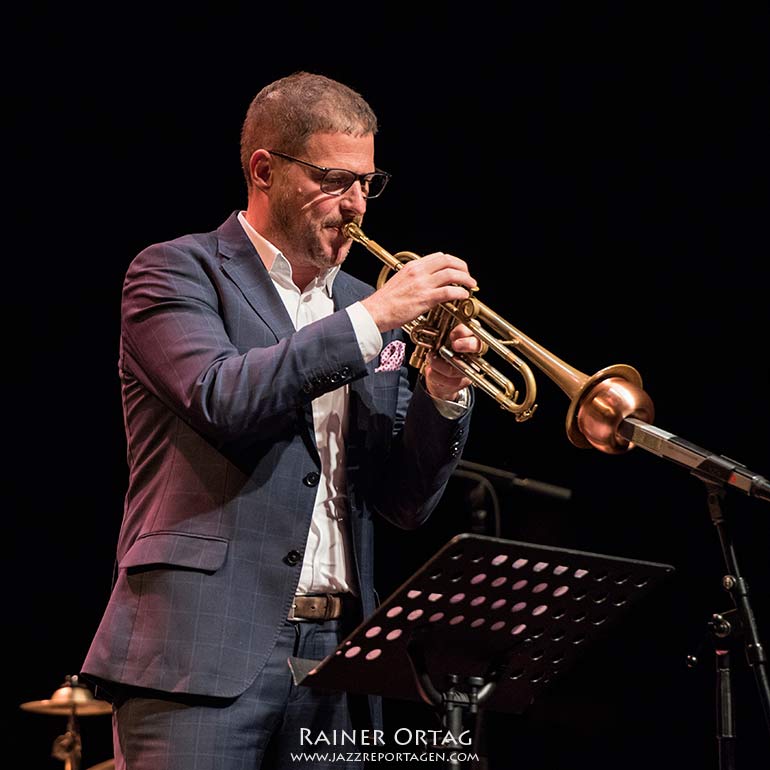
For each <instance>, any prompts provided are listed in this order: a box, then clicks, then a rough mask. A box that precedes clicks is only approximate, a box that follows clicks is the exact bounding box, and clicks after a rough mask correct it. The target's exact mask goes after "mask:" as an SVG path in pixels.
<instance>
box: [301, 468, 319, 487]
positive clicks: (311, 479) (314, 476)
mask: <svg viewBox="0 0 770 770" xmlns="http://www.w3.org/2000/svg"><path fill="white" fill-rule="evenodd" d="M320 480H321V475H320V474H319V473H317V472H316V471H310V473H308V474H307V476H305V478H304V479H302V483H303V484H304V485H305V486H306V487H316V486H318V482H319V481H320Z"/></svg>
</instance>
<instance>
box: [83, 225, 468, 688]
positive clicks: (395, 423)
mask: <svg viewBox="0 0 770 770" xmlns="http://www.w3.org/2000/svg"><path fill="white" fill-rule="evenodd" d="M372 291H373V288H372V287H371V286H368V285H367V284H365V283H363V282H361V281H359V280H357V279H356V278H354V277H352V276H350V275H348V274H346V273H344V272H342V271H341V272H340V273H339V274H338V275H337V277H336V279H335V283H334V292H333V293H334V301H335V307H336V308H337V310H340V309H341V308H344V307H345V306H347V305H350V304H352V303H353V302H356V301H357V300H359V299H362V298H363V297H365V296H366V295H367V294H369V293H371V292H372ZM400 334H401V332H400V330H397V331H396V332H392V333H388V334H385V335H383V336H384V343H388V342H389V341H391V340H392V339H394V338H396V337H398V336H399V335H400ZM377 363H378V362H377V361H376V360H375V361H372V362H370V363H369V364H365V363H364V361H363V359H362V357H361V353H360V350H359V347H358V343H357V342H356V338H355V335H354V332H353V328H352V326H351V323H350V320H349V317H348V314H347V313H345V312H335V313H333V314H332V315H331V316H329V317H328V318H324V319H322V320H319V321H316V322H314V323H312V324H310V325H308V326H306V327H304V328H303V329H301V330H299V331H295V329H294V327H293V325H292V323H291V320H290V319H289V317H288V314H287V313H286V311H285V308H284V306H283V304H282V302H281V300H280V297H279V296H278V294H277V293H276V291H275V290H274V288H273V286H272V282H271V281H270V278H269V276H268V274H267V271H266V270H265V268H264V265H263V264H262V261H261V259H260V258H259V256H258V255H257V253H256V252H255V250H254V247H253V245H252V244H251V242H250V241H249V240H248V238H247V236H246V234H245V233H244V231H243V229H242V227H241V225H240V223H239V222H238V221H237V215H236V213H233V214H232V215H231V216H230V217H229V218H228V219H227V221H226V222H225V223H224V224H223V225H222V226H221V227H220V228H218V229H217V230H216V231H213V232H210V233H204V234H195V235H189V236H185V237H182V238H179V239H176V240H173V241H169V242H166V243H161V244H156V245H153V246H150V247H149V248H148V249H145V250H144V251H143V252H142V253H140V254H139V255H138V256H137V257H136V258H135V259H134V261H133V262H132V263H131V265H130V267H129V270H128V272H127V275H126V279H125V283H124V289H123V302H122V321H121V344H120V358H119V373H120V379H121V387H122V399H123V407H124V415H125V428H126V439H127V456H128V464H129V482H128V490H127V494H126V498H125V507H124V515H123V522H122V526H121V531H120V536H119V542H118V547H117V563H116V577H115V581H114V585H113V588H112V593H111V596H110V599H109V601H108V604H107V608H106V611H105V613H104V616H103V618H102V621H101V623H100V625H99V627H98V629H97V631H96V634H95V636H94V639H93V641H92V643H91V646H90V649H89V650H88V653H87V656H86V659H85V662H84V664H83V667H82V674H83V675H84V676H85V677H91V678H94V679H95V680H96V681H99V680H107V681H114V682H120V683H125V684H131V685H136V686H140V687H149V688H153V689H157V690H164V691H168V692H181V693H194V694H203V695H213V696H228V697H230V696H235V695H238V694H240V693H241V692H243V691H244V690H245V689H246V688H247V687H248V686H249V684H250V683H251V682H252V681H253V680H254V678H255V677H256V675H257V674H258V673H259V671H260V670H261V668H262V666H263V665H264V663H265V661H266V659H267V657H268V655H269V653H270V651H271V649H272V647H273V645H274V643H275V640H276V638H277V634H278V631H279V628H280V626H281V625H282V623H283V622H284V620H285V618H286V616H287V614H288V611H289V607H290V604H291V602H292V597H293V595H294V592H295V589H296V586H297V583H298V581H299V576H300V570H301V558H298V556H301V553H302V551H303V548H304V545H305V542H306V539H307V534H308V529H309V527H310V520H311V516H312V511H313V502H314V498H315V494H316V488H315V484H317V478H318V476H317V473H318V470H319V469H320V462H319V457H318V453H317V451H316V446H315V438H314V431H313V418H312V409H311V401H312V399H313V398H314V397H316V396H317V395H319V394H321V393H323V392H326V391H327V390H329V389H331V388H335V387H339V386H340V385H342V384H343V383H347V384H349V386H350V410H349V417H350V421H349V438H348V443H347V446H346V463H347V480H348V501H349V506H350V511H349V514H350V516H349V521H350V526H351V535H352V537H351V540H352V544H353V552H354V553H353V555H354V563H355V569H356V577H357V580H358V585H359V586H360V589H361V598H362V603H363V611H364V614H365V615H368V614H369V613H371V612H372V611H373V610H374V607H375V598H374V587H373V545H372V516H373V515H375V514H379V515H383V516H385V517H387V518H388V519H389V520H390V521H392V522H394V523H395V524H397V525H399V526H401V527H404V528H407V529H408V528H412V527H415V526H418V525H419V524H421V523H422V522H424V521H425V519H426V518H427V517H428V516H429V515H430V513H431V511H432V510H433V508H434V507H435V506H436V504H437V502H438V500H439V498H440V496H441V494H442V492H443V489H444V487H445V485H446V482H447V481H448V479H449V477H450V474H451V472H452V470H453V468H454V466H455V464H456V462H457V460H458V459H459V456H460V454H461V452H462V447H463V445H464V443H465V440H466V438H467V422H468V419H469V416H470V414H469V413H468V414H467V415H466V416H465V417H463V418H461V419H460V420H447V419H445V418H443V417H442V416H441V415H440V414H439V413H438V411H437V410H436V409H435V407H434V405H433V402H432V401H431V399H430V397H429V396H427V394H426V393H425V392H424V391H423V390H422V388H421V387H420V386H418V387H417V388H416V390H415V392H414V395H412V394H411V392H410V390H409V384H408V380H407V372H406V369H405V368H404V367H402V368H401V370H400V371H399V370H396V371H380V372H376V373H375V372H374V369H375V368H376V366H377ZM469 412H470V410H469ZM418 457H419V461H418V460H417V458H418Z"/></svg>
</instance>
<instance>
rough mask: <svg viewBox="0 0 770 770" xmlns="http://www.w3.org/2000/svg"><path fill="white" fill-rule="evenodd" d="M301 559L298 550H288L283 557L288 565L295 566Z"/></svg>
mask: <svg viewBox="0 0 770 770" xmlns="http://www.w3.org/2000/svg"><path fill="white" fill-rule="evenodd" d="M301 559H302V554H301V553H300V552H299V551H289V553H287V554H286V556H284V557H283V560H284V562H285V563H286V564H288V565H289V566H290V567H296V566H297V564H299V563H300V560H301Z"/></svg>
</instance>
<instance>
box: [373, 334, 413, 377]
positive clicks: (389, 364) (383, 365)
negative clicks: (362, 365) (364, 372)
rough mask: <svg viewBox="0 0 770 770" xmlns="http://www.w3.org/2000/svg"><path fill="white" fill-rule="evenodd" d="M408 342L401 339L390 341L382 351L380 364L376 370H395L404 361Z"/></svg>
mask: <svg viewBox="0 0 770 770" xmlns="http://www.w3.org/2000/svg"><path fill="white" fill-rule="evenodd" d="M405 350H406V344H405V343H403V342H402V341H401V340H393V342H389V343H388V344H387V345H386V346H385V347H384V348H383V349H382V353H380V365H379V366H378V367H377V368H376V369H375V370H374V371H375V372H395V371H396V370H397V369H400V368H401V364H403V363H404V351H405Z"/></svg>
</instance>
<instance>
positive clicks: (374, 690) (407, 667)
mask: <svg viewBox="0 0 770 770" xmlns="http://www.w3.org/2000/svg"><path fill="white" fill-rule="evenodd" d="M673 572H674V568H673V567H672V566H670V565H668V564H656V563H653V562H647V561H638V560H631V559H621V558H617V557H614V556H606V555H602V554H595V553H584V552H581V551H572V550H566V549H562V548H553V547H548V546H542V545H533V544H531V543H521V542H515V541H512V540H503V539H500V538H495V537H486V536H483V535H473V534H461V535H457V536H456V537H454V538H452V539H451V540H450V541H449V542H448V543H447V544H446V545H445V546H443V547H442V548H441V549H440V550H439V551H438V552H437V553H436V554H435V555H434V556H433V557H432V558H431V559H430V560H429V561H428V562H427V563H426V564H425V565H424V566H423V567H421V568H420V569H419V570H418V571H417V572H415V573H414V575H412V577H410V578H409V579H408V580H407V581H406V582H405V583H404V584H403V585H402V586H401V587H400V588H398V589H397V590H396V591H394V592H393V593H392V594H391V596H390V597H389V598H388V599H387V600H386V601H385V602H384V603H383V604H382V605H381V606H380V607H379V608H378V609H377V611H376V612H375V613H374V614H373V615H371V616H370V617H369V618H367V619H366V620H365V621H364V622H363V623H362V624H360V625H359V626H358V628H356V629H355V630H354V631H353V632H352V633H351V634H350V635H349V636H348V637H347V638H346V639H344V640H343V641H342V643H341V644H340V645H339V646H338V647H337V649H336V650H335V651H334V653H332V654H331V655H329V656H328V657H326V658H325V659H324V660H322V661H313V660H307V659H302V658H290V659H289V666H290V668H291V670H292V674H293V676H294V681H295V682H296V683H297V684H300V685H304V686H310V687H321V688H323V689H325V690H337V691H347V692H351V693H365V694H370V695H381V696H384V697H389V698H396V699H403V700H417V701H423V702H425V701H428V702H430V701H429V700H428V698H427V697H426V693H425V688H424V686H423V684H424V683H425V681H426V679H427V681H428V682H429V683H432V684H433V685H434V686H435V689H436V690H438V691H439V692H444V691H446V689H447V688H449V687H450V684H449V682H451V681H455V682H460V684H462V682H464V681H467V680H469V679H470V678H473V677H476V678H478V679H479V681H480V682H481V683H488V682H490V681H493V682H494V686H493V688H490V689H493V692H492V693H491V694H490V695H489V697H488V698H487V699H486V701H485V702H484V704H483V707H484V708H485V709H491V710H493V711H502V712H508V713H522V712H523V711H524V710H525V709H526V708H527V707H528V706H529V705H530V704H531V703H532V702H533V701H534V699H535V697H536V696H537V695H538V693H539V691H540V690H542V689H543V688H544V687H546V686H547V685H549V684H550V683H551V682H552V681H553V680H554V679H556V678H557V677H558V676H560V675H561V674H563V673H564V672H565V671H566V670H567V669H568V668H571V667H572V665H573V664H574V662H575V660H576V659H577V658H579V656H580V655H582V654H583V651H584V650H586V649H587V647H588V646H589V645H590V643H591V642H592V641H593V640H594V639H596V638H598V637H599V636H603V635H604V634H606V632H607V630H608V629H609V628H610V627H611V626H612V625H613V624H614V623H615V622H616V621H617V620H618V618H619V617H620V616H621V615H622V614H623V613H625V612H626V611H627V610H628V609H629V608H630V607H631V606H632V605H633V604H634V603H636V602H638V601H639V600H640V599H641V598H642V597H644V596H645V595H646V594H647V593H649V592H650V591H651V590H652V589H653V588H654V587H655V586H657V585H658V584H660V583H661V582H662V581H663V580H664V579H666V578H667V577H668V576H669V575H671V574H672V573H673ZM453 677H454V679H453ZM434 694H435V693H434ZM434 705H435V704H434Z"/></svg>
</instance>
